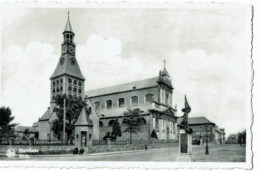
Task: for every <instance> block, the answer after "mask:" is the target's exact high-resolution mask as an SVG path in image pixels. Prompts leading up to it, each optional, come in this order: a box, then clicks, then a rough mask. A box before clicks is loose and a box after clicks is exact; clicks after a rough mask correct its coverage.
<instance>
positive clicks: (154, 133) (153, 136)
mask: <svg viewBox="0 0 260 171" xmlns="http://www.w3.org/2000/svg"><path fill="white" fill-rule="evenodd" d="M151 137H152V138H155V139H158V137H157V134H156V132H155V130H154V129H153V132H152V134H151Z"/></svg>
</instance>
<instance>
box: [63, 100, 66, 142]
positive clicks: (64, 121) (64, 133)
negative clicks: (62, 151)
mask: <svg viewBox="0 0 260 171" xmlns="http://www.w3.org/2000/svg"><path fill="white" fill-rule="evenodd" d="M65 126H66V98H65V97H64V100H63V144H65V138H66V132H65Z"/></svg>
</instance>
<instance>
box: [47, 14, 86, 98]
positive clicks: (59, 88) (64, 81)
mask: <svg viewBox="0 0 260 171" xmlns="http://www.w3.org/2000/svg"><path fill="white" fill-rule="evenodd" d="M74 36H75V34H74V32H73V31H72V27H71V24H70V17H69V13H68V20H67V23H66V26H65V30H64V32H63V39H64V41H63V42H62V45H61V57H60V59H59V62H58V64H57V66H56V69H55V71H54V73H53V74H52V76H51V78H50V80H51V93H50V94H51V98H50V101H51V103H52V102H53V97H54V96H55V95H58V94H66V95H72V96H77V97H82V98H84V81H85V78H84V77H83V75H82V73H81V70H80V68H79V65H78V62H77V59H76V45H75V43H74Z"/></svg>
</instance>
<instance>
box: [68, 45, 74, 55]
mask: <svg viewBox="0 0 260 171" xmlns="http://www.w3.org/2000/svg"><path fill="white" fill-rule="evenodd" d="M69 51H70V53H72V54H73V53H74V52H75V49H74V46H72V45H70V46H69Z"/></svg>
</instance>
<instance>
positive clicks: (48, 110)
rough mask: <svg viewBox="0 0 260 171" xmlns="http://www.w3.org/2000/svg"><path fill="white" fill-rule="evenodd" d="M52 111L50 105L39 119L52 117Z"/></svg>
mask: <svg viewBox="0 0 260 171" xmlns="http://www.w3.org/2000/svg"><path fill="white" fill-rule="evenodd" d="M51 115H52V112H51V109H50V108H49V107H48V109H47V111H46V112H45V113H44V114H43V115H42V117H41V118H40V119H39V121H43V120H49V119H50V118H51Z"/></svg>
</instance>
